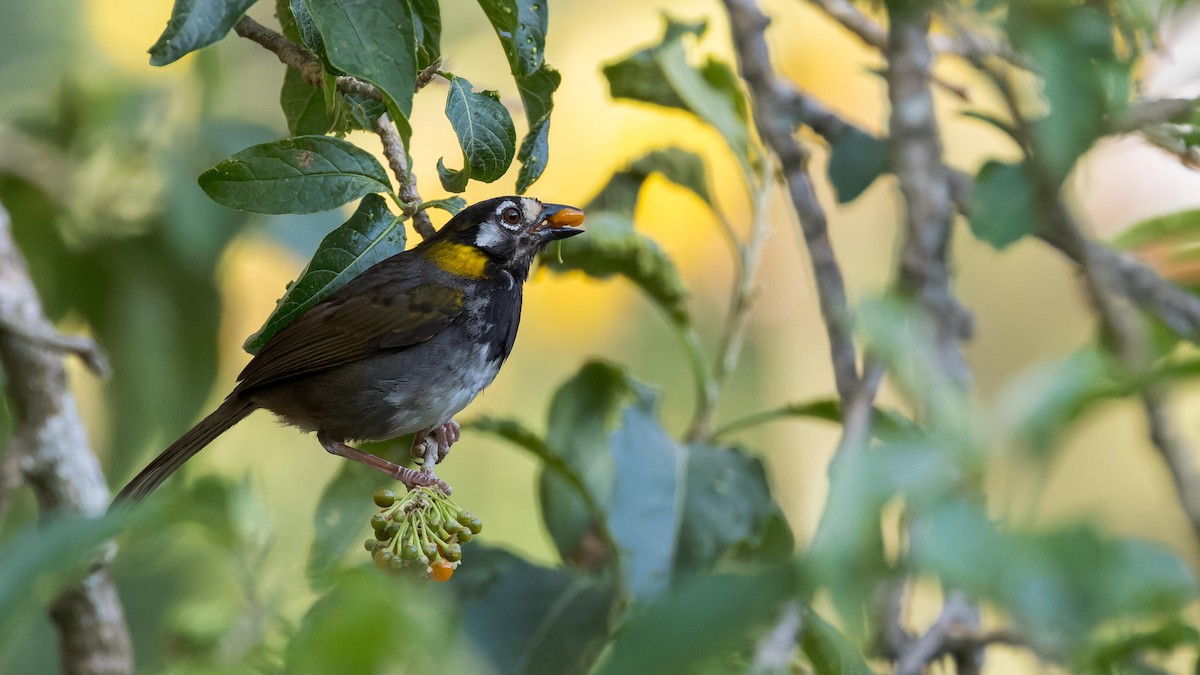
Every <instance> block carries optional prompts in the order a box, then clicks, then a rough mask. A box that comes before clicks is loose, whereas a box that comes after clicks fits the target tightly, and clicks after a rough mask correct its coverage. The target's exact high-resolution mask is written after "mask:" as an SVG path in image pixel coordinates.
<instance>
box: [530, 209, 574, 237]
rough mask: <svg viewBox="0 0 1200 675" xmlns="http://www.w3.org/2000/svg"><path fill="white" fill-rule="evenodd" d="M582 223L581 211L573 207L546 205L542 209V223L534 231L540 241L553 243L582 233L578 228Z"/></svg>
mask: <svg viewBox="0 0 1200 675" xmlns="http://www.w3.org/2000/svg"><path fill="white" fill-rule="evenodd" d="M582 223H583V211H580V210H579V209H577V208H575V207H574V206H564V205H562V204H546V205H545V207H543V208H542V222H541V223H539V224H538V226H537V227H535V228H534V229H535V230H537V233H538V235H539V236H540V237H541V238H542V241H544V242H545V241H554V240H556V239H566V238H567V237H574V236H575V235H577V234H582V233H583V232H584V230H583V228H581V227H578V226H579V225H581V224H582Z"/></svg>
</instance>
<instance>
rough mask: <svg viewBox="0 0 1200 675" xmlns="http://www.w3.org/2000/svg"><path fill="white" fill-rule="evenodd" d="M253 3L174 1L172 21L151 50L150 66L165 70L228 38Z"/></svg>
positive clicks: (237, 0)
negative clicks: (170, 64)
mask: <svg viewBox="0 0 1200 675" xmlns="http://www.w3.org/2000/svg"><path fill="white" fill-rule="evenodd" d="M253 4H254V0H175V5H174V6H173V7H172V8H171V19H170V21H168V22H167V27H166V29H164V30H163V32H162V35H160V36H158V41H157V42H155V43H154V45H153V46H152V47H150V65H152V66H165V65H167V64H169V63H174V62H175V61H177V60H178V59H179V58H180V57H182V56H183V55H185V54H187V53H189V52H193V51H195V50H197V49H200V48H201V47H207V46H208V45H210V44H212V43H214V42H216V41H217V40H220V39H221V38H223V37H225V34H226V33H228V32H229V29H230V28H233V24H235V23H237V22H238V19H240V18H242V15H243V14H245V13H246V10H247V9H249V8H250V5H253Z"/></svg>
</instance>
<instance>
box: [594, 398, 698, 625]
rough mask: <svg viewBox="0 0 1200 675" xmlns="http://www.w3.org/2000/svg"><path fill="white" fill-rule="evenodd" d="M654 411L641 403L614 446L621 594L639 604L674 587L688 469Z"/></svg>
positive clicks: (613, 521) (612, 522)
mask: <svg viewBox="0 0 1200 675" xmlns="http://www.w3.org/2000/svg"><path fill="white" fill-rule="evenodd" d="M654 406H655V402H654V400H653V398H652V397H649V396H641V397H639V401H638V402H637V403H636V404H635V405H631V406H629V407H627V408H626V409H625V410H624V412H623V413H622V415H621V426H620V428H619V429H617V431H616V432H614V433H613V435H612V438H611V441H610V452H611V453H612V463H613V473H614V476H615V480H614V481H613V493H612V498H611V502H610V503H611V506H610V507H609V516H608V523H609V525H608V527H609V530H610V531H611V532H612V537H613V540H614V541H615V542H616V544H617V549H618V553H619V555H618V559H619V560H620V564H621V576H622V578H623V580H624V583H623V584H622V588H623V589H624V590H625V592H626V593H628V594H629V595H630V596H631V597H632V599H633V600H634V601H635V602H639V603H644V602H650V601H653V600H655V599H657V598H659V597H660V596H662V594H663V593H664V592H666V590H667V588H668V587H669V585H670V583H671V579H672V574H671V572H672V567H673V565H674V560H675V551H676V546H677V545H678V543H679V536H680V532H679V530H680V528H679V524H680V521H681V520H682V519H683V504H682V502H683V498H684V492H685V490H684V480H685V477H686V476H687V467H688V461H687V451H686V450H684V448H682V447H680V445H679V444H678V443H676V442H675V440H674V439H673V438H671V437H670V435H668V434H667V432H666V431H665V430H664V429H663V428H662V425H661V424H659V422H658V420H657V419H655V411H654Z"/></svg>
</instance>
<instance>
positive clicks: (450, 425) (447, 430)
mask: <svg viewBox="0 0 1200 675" xmlns="http://www.w3.org/2000/svg"><path fill="white" fill-rule="evenodd" d="M461 437H462V427H460V426H459V424H458V422H455V421H454V420H450V421H449V422H446V423H445V424H442V425H440V426H437V427H433V428H432V429H426V430H424V431H418V432H417V435H416V436H414V437H413V443H412V447H411V448H409V450H410V452H411V453H412V456H413V458H414V459H417V460H423V459H425V447H426V444H427V443H429V442H433V443H436V444H437V462H436V463H438V464H440V463H441V462H442V460H444V459H446V456H447V455H449V454H450V446H452V445H454V444H455V443H457V442H458V439H459V438H461Z"/></svg>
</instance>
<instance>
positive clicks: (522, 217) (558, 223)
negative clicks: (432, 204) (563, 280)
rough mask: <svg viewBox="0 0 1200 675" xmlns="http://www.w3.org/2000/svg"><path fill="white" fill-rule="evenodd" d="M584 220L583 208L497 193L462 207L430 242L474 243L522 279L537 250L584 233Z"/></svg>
mask: <svg viewBox="0 0 1200 675" xmlns="http://www.w3.org/2000/svg"><path fill="white" fill-rule="evenodd" d="M582 223H583V211H581V210H579V209H577V208H575V207H573V206H564V205H562V204H543V203H542V202H540V201H538V200H536V199H533V198H532V197H496V198H494V199H488V200H485V201H482V202H477V203H475V204H472V205H470V206H468V207H467V208H465V209H463V210H462V211H460V212H459V213H458V215H456V216H454V217H453V218H451V219H450V222H448V223H446V224H445V225H444V226H443V227H442V229H440V230H438V233H437V235H435V236H434V237H431V238H430V240H429V242H428V243H429V244H435V245H436V243H437V242H453V243H454V244H459V245H466V246H471V247H474V248H475V249H477V250H478V251H479V252H480V253H483V254H484V255H486V256H487V258H488V259H489V260H490V261H491V263H492V264H495V265H498V266H500V267H502V268H504V269H507V270H509V271H510V272H511V273H513V274H516V275H518V276H519V277H520V278H522V279H523V278H524V277H525V275H526V274H527V273H528V271H529V266H530V264H531V263H532V262H533V257H534V256H535V255H536V254H537V253H538V251H540V250H542V249H543V248H545V247H546V245H547V244H549V243H550V242H552V241H556V240H560V239H566V238H567V237H573V236H575V235H577V234H580V233H582V232H583V229H581V228H580V227H579V225H580V224H582Z"/></svg>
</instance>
